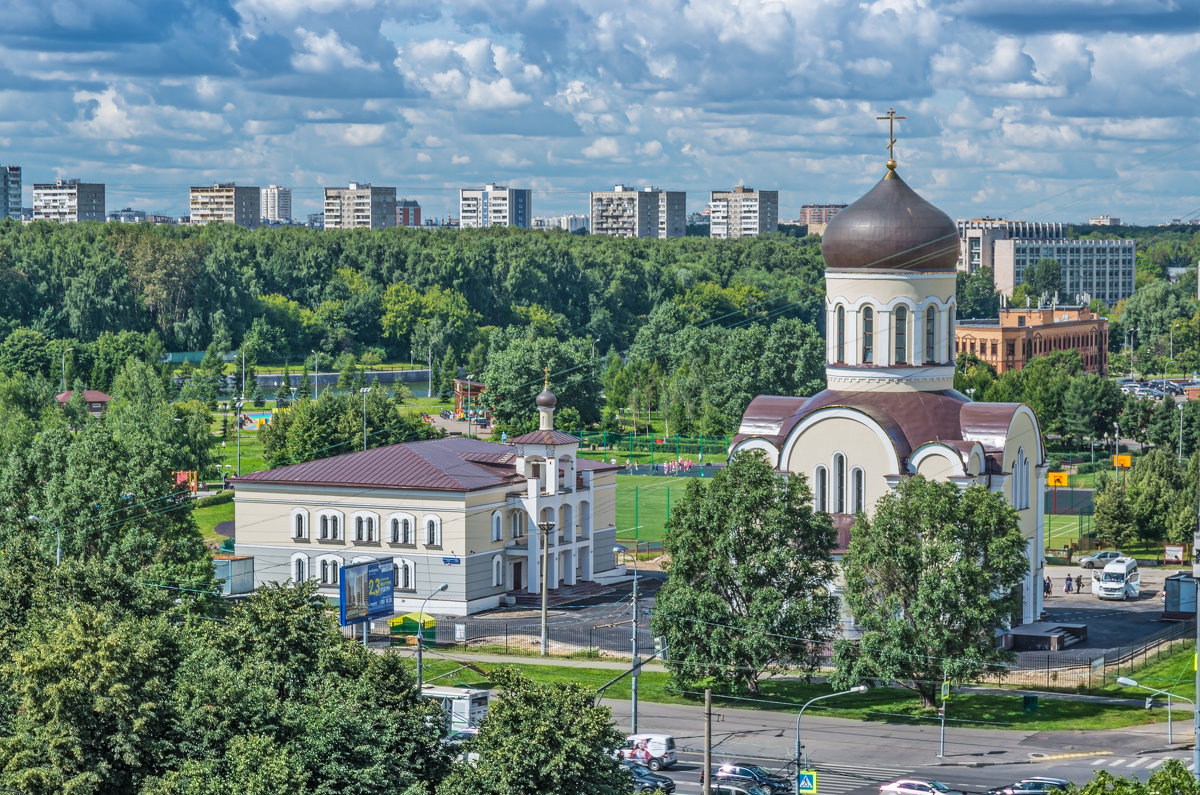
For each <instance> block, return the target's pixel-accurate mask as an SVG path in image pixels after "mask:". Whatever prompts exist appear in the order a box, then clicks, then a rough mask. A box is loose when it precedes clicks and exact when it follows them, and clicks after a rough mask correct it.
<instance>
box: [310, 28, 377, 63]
mask: <svg viewBox="0 0 1200 795" xmlns="http://www.w3.org/2000/svg"><path fill="white" fill-rule="evenodd" d="M296 35H297V36H299V37H300V38H301V40H302V42H303V45H304V50H305V51H304V52H298V53H296V54H295V55H293V56H292V66H293V67H295V68H296V70H297V71H300V72H313V73H317V74H322V73H325V72H332V71H333V70H335V69H337V68H339V67H340V68H342V69H367V70H370V71H378V70H379V68H380V67H379V64H377V63H368V62H367V61H365V60H363V58H362V56H361V55H360V54H359V51H358V48H357V47H355V46H354V45H352V44H347V43H346V42H344V41H342V38H341V36H339V35H338V33H337V31H336V30H330V31H328V32H327V33H326V34H325V35H324V36H318V35H317V34H316V33H313V32H312V31H310V30H306V29H304V28H296Z"/></svg>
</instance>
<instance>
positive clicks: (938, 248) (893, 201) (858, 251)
mask: <svg viewBox="0 0 1200 795" xmlns="http://www.w3.org/2000/svg"><path fill="white" fill-rule="evenodd" d="M821 253H822V254H824V255H825V265H826V267H827V268H829V269H830V270H844V269H858V268H878V269H880V270H907V271H921V272H924V271H952V270H954V269H955V267H956V266H957V264H958V227H956V226H955V225H954V221H952V220H951V219H950V216H948V215H946V214H945V213H944V212H942V211H941V210H939V209H938V208H937V207H934V206H933V205H932V204H930V203H929V202H927V201H925V200H924V199H922V198H921V197H920V196H918V195H917V192H916V191H914V190H913V189H912V188H910V187H908V185H907V184H905V182H904V180H902V179H900V175H899V174H897V173H896V171H895V165H894V163H892V162H891V161H889V162H888V172H887V174H886V175H884V177H883V179H881V180H879V182H878V183H876V185H875V187H873V188H871V190H869V191H867V193H866V195H864V196H863V197H862V198H861V199H859V200H858V201H856V202H854V204H851V205H850V206H849V207H847V208H846V209H844V210H842V211H840V212H838V214H837V215H835V216H833V218H832V220H830V222H829V225H828V226H827V227H826V228H825V234H824V236H823V237H822V238H821Z"/></svg>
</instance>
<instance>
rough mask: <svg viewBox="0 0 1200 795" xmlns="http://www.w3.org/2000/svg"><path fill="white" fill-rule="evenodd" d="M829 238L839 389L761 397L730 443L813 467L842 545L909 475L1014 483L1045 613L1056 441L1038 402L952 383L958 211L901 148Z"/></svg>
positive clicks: (1024, 619)
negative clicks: (935, 193)
mask: <svg viewBox="0 0 1200 795" xmlns="http://www.w3.org/2000/svg"><path fill="white" fill-rule="evenodd" d="M821 250H822V253H823V254H824V256H825V262H826V271H825V284H826V299H825V315H826V367H825V373H826V381H827V387H828V388H827V389H825V390H824V391H822V392H820V393H818V394H816V395H813V396H811V397H778V396H769V395H763V396H760V397H757V398H755V399H754V400H753V401H751V403H750V405H749V406H748V407H747V408H746V412H745V414H744V415H743V417H742V421H741V426H740V427H739V429H738V433H737V435H736V436H735V437H734V439H733V440H732V444H731V446H730V454H731V455H732V454H733V453H734V452H737V451H739V450H748V449H756V450H763V451H765V452H766V454H767V456H768V458H769V459H770V460H771V461H772V462H774V464H775V466H776V468H777V469H779V470H780V471H781V472H803V473H804V474H805V475H806V476H807V477H808V479H809V483H810V485H811V486H812V490H813V494H814V501H815V503H816V505H815V507H816V508H817V509H818V510H823V511H826V512H828V513H829V514H830V515H831V516H832V517H833V521H834V525H835V527H836V528H837V531H838V543H837V548H836V550H835V558H838V557H839V556H840V555H841V554H842V553H844V552H845V551H846V549H847V548H848V546H849V543H850V530H851V526H852V525H853V523H854V515H855V514H856V513H858V512H860V511H866V512H867V513H870V511H871V508H872V506H873V505H874V504H875V502H876V501H877V500H878V499H879V498H880V497H882V496H883V495H884V494H886V493H887V492H888V490H889V489H892V488H893V487H894V486H895V485H896V484H897V483H898V482H899V481H900V479H901V478H903V477H905V476H907V475H917V474H919V475H923V476H924V477H926V478H928V479H930V480H938V481H951V482H954V483H957V484H959V485H960V486H962V487H964V488H965V487H966V486H968V485H971V484H981V485H983V486H986V487H987V488H989V489H991V490H993V491H996V492H1000V493H1002V494H1003V495H1004V496H1005V498H1006V499H1007V500H1008V501H1009V503H1010V504H1011V505H1012V506H1013V507H1014V508H1016V509H1017V513H1018V515H1019V517H1020V528H1021V532H1022V534H1023V535H1024V536H1025V538H1026V540H1027V550H1028V555H1029V573H1028V575H1027V576H1026V578H1025V580H1024V582H1023V583H1022V584H1021V609H1020V616H1019V620H1020V622H1021V623H1029V622H1033V621H1037V620H1038V619H1039V617H1040V616H1041V613H1042V589H1041V581H1042V576H1043V574H1044V571H1043V560H1042V554H1041V553H1042V549H1043V546H1044V537H1043V534H1044V524H1045V516H1044V512H1043V511H1044V507H1043V506H1044V503H1043V499H1042V496H1043V493H1044V490H1045V487H1044V484H1045V473H1046V470H1047V468H1048V464H1047V461H1046V452H1045V447H1044V443H1043V440H1042V433H1041V429H1040V427H1039V425H1038V420H1037V417H1036V416H1034V413H1033V411H1032V410H1031V409H1030V408H1029V407H1028V406H1026V405H1024V404H1020V403H975V402H973V401H972V400H971V399H970V398H969V397H968V396H966V395H964V394H962V393H960V392H958V391H956V390H955V389H954V357H955V352H954V322H955V311H956V301H955V265H956V263H957V260H958V231H957V229H956V227H955V224H954V221H953V220H951V219H950V217H949V216H947V215H946V214H945V213H943V212H942V211H941V210H939V209H938V208H936V207H934V206H933V205H932V204H930V203H929V202H927V201H925V200H924V199H922V198H921V197H920V196H919V195H917V193H916V192H915V191H913V190H912V189H911V188H909V187H908V185H907V184H905V182H904V180H902V179H901V178H900V176H899V174H897V173H896V163H895V161H894V160H889V161H888V163H887V173H886V174H885V175H884V177H883V179H881V180H880V181H879V182H878V183H877V184H876V185H875V186H874V187H873V188H872V189H871V190H870V191H868V192H867V194H866V195H864V196H863V197H862V198H861V199H859V200H858V201H857V202H855V203H854V204H852V205H850V206H849V207H847V208H846V209H844V210H842V211H841V212H839V213H838V214H837V215H836V216H834V218H833V220H832V221H831V222H830V223H829V226H828V228H827V229H826V231H825V235H824V237H823V240H822V244H821ZM1014 585H1015V584H1014ZM1017 618H1018V617H1017V616H1014V619H1017ZM1014 623H1015V622H1014ZM846 629H847V631H852V627H851V626H849V625H848V626H847V627H846Z"/></svg>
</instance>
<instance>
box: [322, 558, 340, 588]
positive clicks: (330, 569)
mask: <svg viewBox="0 0 1200 795" xmlns="http://www.w3.org/2000/svg"><path fill="white" fill-rule="evenodd" d="M341 567H342V562H341V560H340V559H339V558H321V559H320V560H318V561H317V574H318V581H319V582H320V583H321V584H322V585H337V584H338V573H339V572H340V571H341Z"/></svg>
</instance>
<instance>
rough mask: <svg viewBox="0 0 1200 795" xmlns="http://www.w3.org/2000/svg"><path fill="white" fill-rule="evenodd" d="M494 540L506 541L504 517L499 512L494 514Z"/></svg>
mask: <svg viewBox="0 0 1200 795" xmlns="http://www.w3.org/2000/svg"><path fill="white" fill-rule="evenodd" d="M492 540H493V541H503V540H504V516H503V515H501V513H500V512H499V511H493V512H492Z"/></svg>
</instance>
